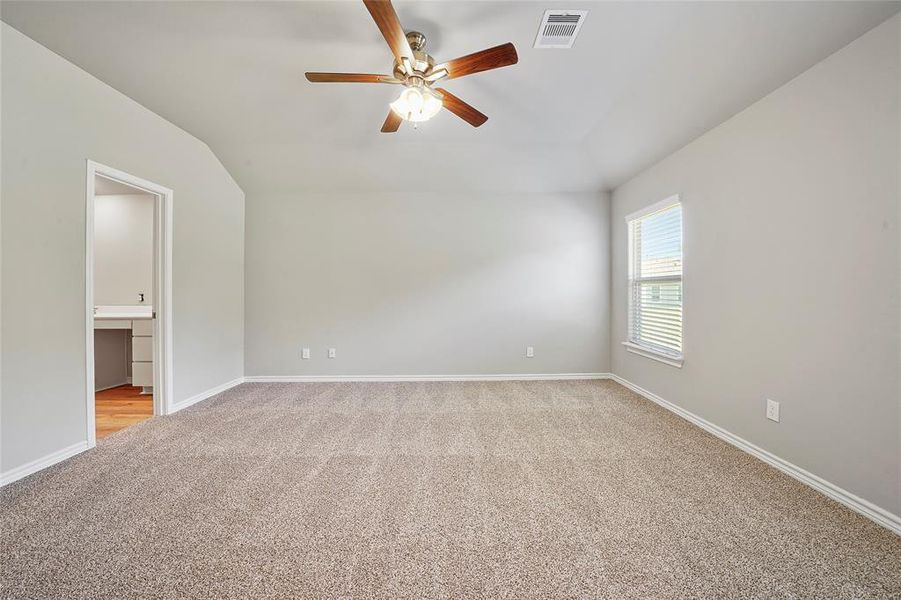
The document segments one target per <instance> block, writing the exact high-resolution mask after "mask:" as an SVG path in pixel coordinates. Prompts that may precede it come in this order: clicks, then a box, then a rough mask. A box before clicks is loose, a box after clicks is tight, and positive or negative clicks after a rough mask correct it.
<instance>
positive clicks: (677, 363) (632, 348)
mask: <svg viewBox="0 0 901 600" xmlns="http://www.w3.org/2000/svg"><path fill="white" fill-rule="evenodd" d="M623 346H625V347H626V350H627V351H629V352H631V353H632V354H637V355H639V356H644V357H645V358H650V359H651V360H656V361H657V362H662V363H663V364H665V365H669V366H671V367H676V368H677V369H681V368H682V357H679V358H676V357H673V356H669V355H667V354H663V353H662V352H656V351H654V350H651V349H650V348H645V347H644V346H639V345H638V344H633V343H632V342H623Z"/></svg>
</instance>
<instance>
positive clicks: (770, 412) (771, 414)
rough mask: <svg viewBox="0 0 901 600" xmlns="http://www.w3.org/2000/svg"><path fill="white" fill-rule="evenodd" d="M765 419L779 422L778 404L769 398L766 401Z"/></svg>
mask: <svg viewBox="0 0 901 600" xmlns="http://www.w3.org/2000/svg"><path fill="white" fill-rule="evenodd" d="M766 418H767V419H769V420H770V421H776V422H777V423H778V422H779V403H778V402H775V401H774V400H770V399H769V398H767V401H766Z"/></svg>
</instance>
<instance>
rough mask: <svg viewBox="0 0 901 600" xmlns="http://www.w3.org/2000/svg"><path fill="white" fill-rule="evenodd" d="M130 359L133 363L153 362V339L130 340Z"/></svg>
mask: <svg viewBox="0 0 901 600" xmlns="http://www.w3.org/2000/svg"><path fill="white" fill-rule="evenodd" d="M131 358H132V360H133V361H135V362H150V361H152V360H153V338H152V337H133V338H131Z"/></svg>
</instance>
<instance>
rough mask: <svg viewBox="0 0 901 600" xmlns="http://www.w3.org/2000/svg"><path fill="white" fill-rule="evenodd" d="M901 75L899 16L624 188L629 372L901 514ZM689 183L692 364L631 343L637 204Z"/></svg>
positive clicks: (617, 270) (688, 349)
mask: <svg viewBox="0 0 901 600" xmlns="http://www.w3.org/2000/svg"><path fill="white" fill-rule="evenodd" d="M899 86H901V18H899V17H897V16H896V17H894V18H893V19H891V20H890V21H888V22H886V23H885V24H883V25H881V26H879V27H877V28H876V29H875V30H873V31H872V32H870V33H868V34H867V35H865V36H864V37H862V38H860V39H858V40H857V41H855V42H853V43H852V44H851V45H849V46H848V47H846V48H845V49H843V50H841V51H840V52H838V53H836V54H835V55H833V56H831V57H829V58H828V59H826V60H825V61H823V62H822V63H820V64H818V65H816V66H815V67H813V68H812V69H810V70H809V71H808V72H806V73H804V74H802V75H801V76H800V77H798V78H797V79H795V80H794V81H792V82H791V83H789V84H788V85H786V86H784V87H782V88H780V89H779V90H777V91H775V92H773V93H772V94H770V95H769V96H767V97H766V98H764V99H763V100H761V101H760V102H758V103H756V104H754V105H753V106H751V107H750V108H748V109H747V110H745V111H744V112H742V113H740V114H739V115H737V116H736V117H734V118H733V119H731V120H729V121H727V122H726V123H724V124H723V125H720V126H719V127H717V128H716V129H714V130H712V131H710V132H709V133H707V134H706V135H704V136H703V137H701V138H700V139H698V140H697V141H695V142H693V143H692V144H690V145H688V146H686V147H685V148H683V149H682V150H680V151H679V152H676V153H675V154H673V155H672V156H670V157H669V158H667V159H666V160H664V161H662V162H661V163H659V164H657V165H656V166H654V167H652V168H650V169H648V170H646V171H645V172H643V173H642V174H640V175H639V176H637V177H636V178H634V179H633V180H632V181H630V182H629V183H627V184H625V185H623V186H621V187H620V188H619V189H617V190H615V192H614V193H613V210H612V218H611V223H612V226H613V227H612V243H613V269H612V272H613V286H612V292H613V296H612V306H613V312H612V332H613V335H612V339H611V350H612V364H613V371H614V372H615V373H616V374H618V375H620V376H622V377H624V378H625V379H627V380H629V381H632V382H633V383H635V384H637V385H639V386H641V387H643V388H645V389H647V390H649V391H651V392H653V393H655V394H657V395H659V396H661V397H663V398H665V399H667V400H669V401H671V402H674V403H675V404H677V405H679V406H681V407H683V408H685V409H687V410H689V411H691V412H693V413H695V414H697V415H699V416H701V417H703V418H705V419H707V420H709V421H712V422H713V423H715V424H717V425H719V426H721V427H723V428H725V429H727V430H729V431H731V432H733V433H734V434H737V435H738V436H740V437H742V438H744V439H746V440H748V441H750V442H752V443H754V444H757V445H759V446H762V447H763V448H765V449H766V450H769V451H770V452H772V453H774V454H776V455H778V456H780V457H782V458H784V459H786V460H789V461H790V462H792V463H794V464H796V465H798V466H800V467H802V468H804V469H807V470H808V471H811V472H813V473H814V474H816V475H818V476H820V477H822V478H824V479H826V480H828V481H830V482H832V483H834V484H836V485H839V486H841V487H842V488H844V489H846V490H848V491H850V492H852V493H854V494H857V495H859V496H861V497H863V498H864V499H866V500H869V501H871V502H873V503H875V504H877V505H878V506H881V507H882V508H884V509H887V510H889V511H892V512H894V513H895V514H901V474H899V470H901V457H899V424H901V420H899V419H901V414H899V411H901V389H899V335H898V331H899V313H901V310H899V270H901V260H899V238H901V236H899V225H901V223H899V207H901V203H899V196H901V182H899V170H901V153H899V139H901V126H899V123H901V111H899ZM675 193H678V194H681V196H682V201H683V214H684V231H685V233H684V258H685V272H684V285H685V308H684V311H685V313H684V314H685V332H684V350H685V365H684V368H682V369H681V370H679V369H675V368H673V367H670V366H667V365H663V364H660V363H657V362H654V361H651V360H649V359H647V358H643V357H640V356H636V355H634V354H630V353H627V352H626V351H625V350H624V348H623V347H622V346H621V344H620V342H622V341H623V340H625V339H626V331H627V329H626V311H627V264H626V263H627V255H628V253H627V247H626V224H625V221H624V216H625V215H627V214H628V213H630V212H632V211H634V210H636V209H639V208H641V207H643V206H646V205H649V204H651V203H654V202H656V201H658V200H661V199H663V198H666V197H667V196H670V195H671V194H675ZM766 398H772V399H774V400H777V401H779V402H781V412H782V415H781V422H780V423H774V422H771V421H768V420H766V419H765V417H764V407H765V399H766Z"/></svg>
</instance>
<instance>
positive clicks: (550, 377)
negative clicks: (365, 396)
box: [244, 373, 611, 383]
mask: <svg viewBox="0 0 901 600" xmlns="http://www.w3.org/2000/svg"><path fill="white" fill-rule="evenodd" d="M610 378H611V375H610V373H513V374H507V375H250V376H248V377H245V378H244V381H245V382H247V383H341V382H364V381H385V382H392V381H395V382H399V381H558V380H563V379H610Z"/></svg>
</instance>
